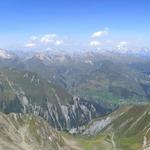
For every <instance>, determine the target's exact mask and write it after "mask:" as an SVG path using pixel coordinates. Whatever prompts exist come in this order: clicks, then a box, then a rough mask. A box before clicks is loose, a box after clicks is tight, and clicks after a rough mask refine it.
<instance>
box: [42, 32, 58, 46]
mask: <svg viewBox="0 0 150 150" xmlns="http://www.w3.org/2000/svg"><path fill="white" fill-rule="evenodd" d="M56 37H57V35H56V34H46V35H44V36H42V37H41V38H40V42H41V43H46V44H47V43H53V42H54V39H55V38H56Z"/></svg>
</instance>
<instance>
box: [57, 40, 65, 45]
mask: <svg viewBox="0 0 150 150" xmlns="http://www.w3.org/2000/svg"><path fill="white" fill-rule="evenodd" d="M55 44H56V45H62V44H64V41H60V40H56V42H55Z"/></svg>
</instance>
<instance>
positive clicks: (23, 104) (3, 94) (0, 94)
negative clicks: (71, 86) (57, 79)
mask: <svg viewBox="0 0 150 150" xmlns="http://www.w3.org/2000/svg"><path fill="white" fill-rule="evenodd" d="M0 110H1V111H3V112H5V113H11V112H15V113H33V114H34V115H37V116H41V117H43V118H44V119H45V120H47V121H48V122H49V123H50V124H51V125H52V126H53V127H55V128H57V129H60V130H69V129H71V128H73V127H78V126H81V125H83V124H86V123H88V122H89V121H90V120H91V119H92V118H94V117H97V116H102V115H105V114H107V113H110V112H111V109H109V108H106V107H105V106H103V105H101V104H99V103H96V102H90V101H87V100H83V99H81V98H79V97H72V96H71V95H70V94H68V93H67V92H66V91H65V90H63V89H62V88H61V87H59V86H56V85H54V84H52V83H49V82H47V80H44V79H42V78H40V77H39V76H38V75H37V74H35V73H32V72H29V71H20V70H16V69H11V68H5V69H1V70H0Z"/></svg>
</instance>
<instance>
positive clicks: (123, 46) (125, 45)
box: [117, 41, 128, 50]
mask: <svg viewBox="0 0 150 150" xmlns="http://www.w3.org/2000/svg"><path fill="white" fill-rule="evenodd" d="M127 45H128V42H126V41H121V42H120V43H119V44H118V45H117V48H118V49H119V50H122V49H123V50H125V49H127Z"/></svg>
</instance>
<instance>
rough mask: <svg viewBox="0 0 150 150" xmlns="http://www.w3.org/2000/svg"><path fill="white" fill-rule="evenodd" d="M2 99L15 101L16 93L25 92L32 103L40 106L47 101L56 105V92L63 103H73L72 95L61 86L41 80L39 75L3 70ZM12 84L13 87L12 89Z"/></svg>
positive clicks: (0, 91)
mask: <svg viewBox="0 0 150 150" xmlns="http://www.w3.org/2000/svg"><path fill="white" fill-rule="evenodd" d="M0 71H1V76H0V80H1V90H0V93H1V99H2V98H5V99H6V100H9V99H13V97H12V95H13V96H14V97H15V92H14V90H13V89H12V87H13V88H14V89H15V90H16V91H24V92H25V96H26V97H27V98H29V99H30V98H31V99H32V103H36V104H40V103H43V102H44V101H45V100H46V99H48V101H50V102H51V103H56V101H57V100H56V97H55V93H54V91H55V92H56V93H57V94H58V96H59V97H61V102H62V103H68V102H69V101H71V95H69V94H68V93H67V92H66V91H65V90H63V89H62V88H60V87H59V86H55V85H53V84H50V83H48V82H47V81H46V80H44V79H42V78H40V77H39V76H38V75H37V74H35V73H31V72H29V71H18V70H13V69H12V70H10V69H1V70H0ZM10 84H11V85H12V87H10Z"/></svg>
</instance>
